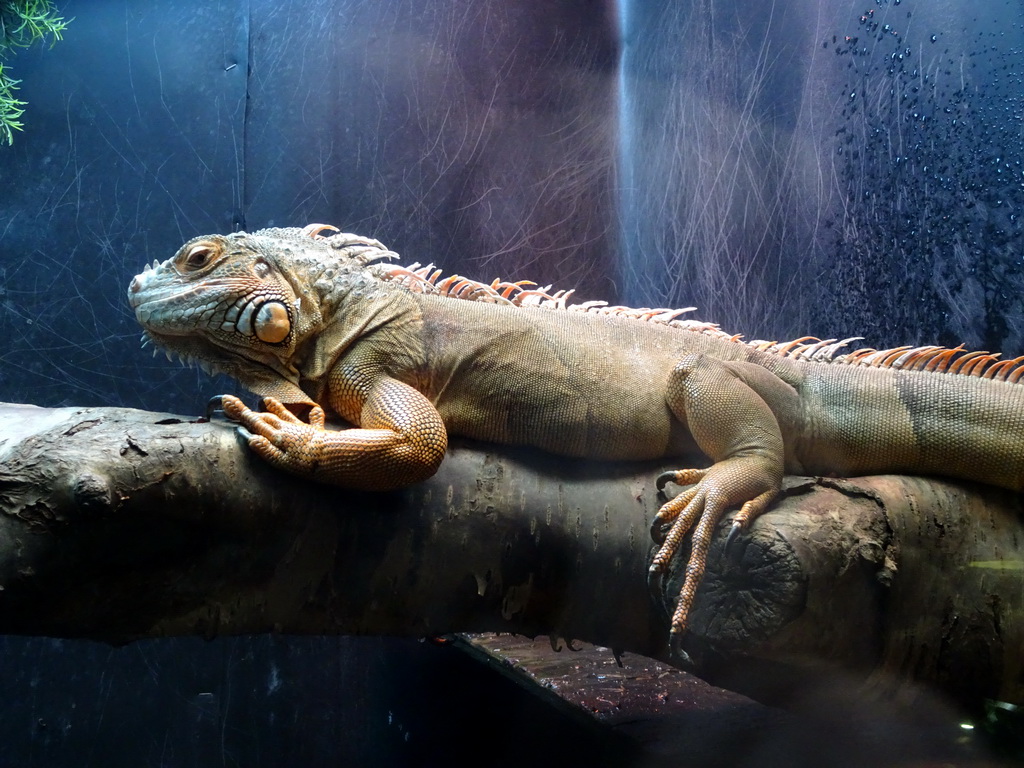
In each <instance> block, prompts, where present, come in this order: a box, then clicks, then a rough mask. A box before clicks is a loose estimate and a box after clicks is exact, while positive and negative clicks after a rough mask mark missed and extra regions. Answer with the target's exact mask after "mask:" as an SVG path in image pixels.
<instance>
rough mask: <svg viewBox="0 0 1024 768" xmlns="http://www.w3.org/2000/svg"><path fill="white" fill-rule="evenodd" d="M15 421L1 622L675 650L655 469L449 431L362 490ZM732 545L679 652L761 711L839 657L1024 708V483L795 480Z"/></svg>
mask: <svg viewBox="0 0 1024 768" xmlns="http://www.w3.org/2000/svg"><path fill="white" fill-rule="evenodd" d="M0 411H2V412H0V416H2V418H3V422H4V424H5V432H4V436H3V438H2V440H0V513H2V514H0V586H2V591H0V631H2V632H6V633H19V634H39V635H54V636H59V637H89V638H94V639H100V640H106V641H110V642H116V643H120V642H126V641H130V640H133V639H137V638H141V637H152V636H160V635H185V634H202V635H207V636H212V635H217V634H241V633H260V632H271V631H274V632H283V633H295V634H369V633H373V634H397V635H410V636H423V635H437V634H444V633H448V632H452V631H501V632H515V633H519V634H526V635H530V636H533V635H537V634H551V635H558V636H561V637H566V638H580V639H585V640H590V641H592V642H596V643H598V644H601V645H606V646H610V647H612V648H615V649H621V650H626V651H634V652H638V653H643V654H645V655H648V656H652V657H655V658H660V659H666V658H667V657H668V648H667V646H666V640H667V636H668V635H667V626H668V623H667V617H666V614H665V613H664V611H665V610H666V609H667V607H668V606H669V605H670V603H671V600H673V599H674V596H675V594H676V589H677V588H678V576H679V571H680V570H681V567H682V566H681V565H680V566H679V567H678V568H677V569H676V571H675V572H673V573H672V574H670V577H669V578H668V579H666V583H665V585H664V586H663V591H662V592H661V593H660V594H659V596H658V599H656V600H655V599H652V598H651V596H650V595H649V593H648V589H647V585H646V575H647V566H648V563H649V557H650V550H651V542H650V537H649V532H648V531H649V526H650V523H651V520H652V519H653V516H654V514H655V512H656V511H657V508H658V506H659V499H658V497H657V494H656V492H655V489H654V478H655V477H656V475H657V473H658V471H659V470H660V469H662V468H664V467H663V466H661V465H652V464H636V465H628V464H595V463H586V462H578V461H567V460H561V459H556V458H552V457H550V456H542V455H539V454H535V453H531V452H526V451H511V450H506V449H502V450H500V451H499V450H498V449H494V448H491V447H489V446H488V447H483V446H471V445H468V444H465V443H458V442H456V443H455V444H454V445H453V446H452V447H451V449H450V451H449V455H448V456H447V458H446V459H445V462H444V464H443V465H442V468H441V470H440V471H439V472H438V474H437V475H435V476H434V477H433V478H431V479H430V480H428V481H427V482H425V483H421V484H419V485H417V486H414V487H411V488H407V489H404V490H402V491H398V492H394V493H386V494H369V493H358V492H353V491H347V490H344V489H339V488H333V487H325V486H312V485H310V484H308V483H304V482H303V481H301V480H299V479H296V478H292V477H288V476H284V475H282V474H280V473H278V472H276V471H274V470H272V469H271V468H270V467H268V466H265V465H264V464H262V463H261V462H260V461H259V459H258V458H256V457H255V456H253V455H252V454H251V453H250V452H249V451H248V450H247V449H246V448H245V446H244V445H243V444H242V442H241V441H240V440H239V439H238V437H237V436H236V434H235V432H234V429H233V428H232V426H231V425H228V424H225V423H190V422H186V421H184V420H183V419H181V418H180V417H174V416H170V415H167V414H153V413H148V412H143V411H133V410H127V409H114V408H64V409H53V410H49V409H41V408H35V407H33V406H13V405H12V406H2V407H0ZM723 540H724V536H719V538H718V539H717V541H716V544H715V545H714V547H713V549H712V553H711V559H710V561H709V562H710V567H709V573H708V575H707V577H706V579H705V586H704V588H703V589H702V591H701V593H700V594H699V595H698V601H697V609H696V610H695V612H694V614H693V617H692V620H691V621H692V623H691V632H690V634H689V635H688V637H687V643H686V648H687V650H688V652H689V653H690V654H691V657H692V658H693V660H694V662H695V664H696V669H695V671H696V672H697V673H698V674H700V675H701V676H703V677H706V678H708V679H711V680H713V681H715V682H718V683H720V684H724V685H725V686H726V687H732V688H733V689H736V690H740V691H742V692H746V693H749V694H751V695H754V696H755V697H759V698H761V699H763V700H771V699H774V698H776V696H781V695H785V691H786V690H787V689H788V688H791V687H792V686H793V685H795V684H796V683H797V681H798V680H799V679H800V678H801V677H804V678H805V677H806V676H807V675H819V674H821V673H822V670H823V669H825V668H828V669H831V670H835V669H841V670H843V671H844V674H847V675H851V676H852V678H853V680H854V681H855V682H856V684H858V685H861V686H866V687H869V688H874V689H878V690H885V691H891V690H893V689H895V688H898V687H900V686H902V685H903V683H904V682H906V681H908V680H917V681H926V682H930V683H934V684H936V685H938V686H940V687H942V688H944V689H945V690H946V691H947V692H949V693H950V694H951V695H953V696H955V697H957V698H959V699H961V700H963V701H968V702H970V701H975V700H976V699H977V697H979V696H989V697H994V698H1000V699H1003V700H1007V701H1015V702H1020V701H1021V700H1022V698H1024V696H1022V693H1024V691H1022V689H1024V675H1022V669H1021V667H1022V661H1021V659H1022V658H1024V655H1022V654H1021V649H1022V647H1024V590H1021V588H1020V573H1021V570H1020V568H1021V567H1022V564H1024V551H1022V549H1024V530H1022V525H1021V515H1020V500H1019V498H1018V497H1017V496H1016V495H1014V494H1010V493H1005V492H1001V491H998V490H994V489H987V488H976V487H972V486H967V485H963V484H953V483H946V482H942V481H930V480H923V479H917V478H903V477H875V478H859V479H857V480H855V481H853V480H850V481H846V480H844V481H840V480H817V481H815V480H809V479H804V478H791V479H790V480H789V481H788V483H787V487H786V491H785V493H784V498H783V499H782V500H781V502H780V503H779V504H778V505H776V506H775V507H774V508H773V509H772V510H771V511H770V512H768V513H767V514H765V515H763V516H762V517H761V518H759V519H758V521H757V522H756V523H755V524H754V526H753V527H752V529H751V530H750V531H749V532H748V533H746V534H744V535H743V536H741V537H740V539H739V540H738V541H736V542H734V543H733V545H732V546H731V547H730V549H729V551H728V552H725V551H723V549H722V542H723ZM954 670H955V674H954Z"/></svg>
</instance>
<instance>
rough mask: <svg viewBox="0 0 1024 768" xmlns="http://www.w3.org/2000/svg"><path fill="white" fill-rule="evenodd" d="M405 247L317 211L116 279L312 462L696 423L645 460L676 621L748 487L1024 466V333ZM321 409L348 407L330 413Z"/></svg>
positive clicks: (999, 473)
mask: <svg viewBox="0 0 1024 768" xmlns="http://www.w3.org/2000/svg"><path fill="white" fill-rule="evenodd" d="M327 230H332V231H333V232H335V234H332V235H329V236H324V235H323V234H322V233H323V232H324V231H327ZM395 256H396V254H394V253H392V252H391V251H389V250H387V249H386V248H385V247H384V246H383V245H381V244H380V243H379V242H377V241H376V240H373V239H370V238H363V237H359V236H356V235H349V234H344V233H339V232H338V230H337V229H335V228H334V227H327V226H324V225H310V226H309V227H306V228H305V229H298V228H294V229H264V230H260V231H258V232H254V233H252V234H249V233H246V232H236V233H234V234H230V235H209V236H204V237H197V238H195V239H192V240H189V241H188V242H187V243H185V244H184V245H183V246H182V247H181V249H180V250H179V251H178V252H177V253H176V254H175V255H174V256H173V257H172V258H170V259H169V260H167V261H165V262H163V263H162V264H157V263H156V262H154V263H153V264H152V265H151V266H149V268H148V269H146V270H145V271H144V272H143V273H142V274H140V275H138V276H136V277H135V279H134V280H133V281H132V283H131V286H130V288H129V291H128V296H129V300H130V302H131V305H132V307H133V308H134V310H135V315H136V317H137V318H138V320H139V322H140V323H141V324H142V326H143V327H144V329H145V334H144V341H143V343H144V344H145V343H147V342H148V341H152V342H154V343H155V344H156V345H158V346H160V347H163V348H165V350H166V351H167V352H168V356H170V354H171V353H175V354H177V355H179V356H180V357H181V358H183V359H185V360H186V361H195V362H197V363H198V364H200V365H201V366H202V367H203V368H204V369H206V370H208V371H220V372H224V373H227V374H229V375H230V376H233V377H235V378H236V379H237V380H238V381H239V382H241V383H242V384H243V385H244V386H245V387H246V388H248V389H250V390H251V391H253V392H254V393H256V394H258V395H260V396H262V397H263V398H264V408H265V411H263V412H256V411H253V410H250V409H249V408H247V407H246V406H245V405H244V404H243V403H242V402H241V401H240V400H239V399H238V398H235V397H232V396H228V395H225V396H223V398H222V407H223V410H224V412H225V413H226V414H227V415H228V416H229V417H230V418H232V419H234V420H236V421H237V422H238V423H239V424H240V425H242V427H244V434H246V436H247V438H248V441H249V445H250V446H251V447H252V449H253V450H254V451H255V452H256V453H258V454H259V455H260V456H262V457H263V458H264V459H266V460H267V461H268V462H270V463H271V464H273V465H275V466H277V467H280V468H281V469H284V470H287V471H289V472H293V473H296V474H298V475H301V476H303V477H307V478H310V479H315V480H319V481H324V482H328V483H336V484H338V485H342V486H348V487H352V488H361V489H380V490H384V489H390V488H395V487H398V486H403V485H406V484H409V483H415V482H417V481H420V480H423V479H425V478H427V477H429V476H430V475H432V474H433V473H434V472H435V470H436V469H437V468H438V466H439V464H440V463H441V461H442V459H443V458H444V454H445V449H446V446H447V435H448V434H449V433H452V434H457V435H463V436H466V437H470V438H476V439H479V440H485V441H490V442H496V443H506V444H519V445H529V446H534V447H536V448H539V449H542V450H545V451H549V452H551V453H555V454H561V455H564V456H576V457H587V458H592V459H598V460H626V459H653V458H661V457H666V458H671V457H682V456H685V455H688V454H692V452H693V447H694V444H695V445H696V446H697V447H699V448H700V450H701V451H703V452H704V453H705V454H706V455H707V456H708V457H709V458H710V459H711V462H712V463H711V465H710V466H709V467H707V468H705V469H690V468H687V469H679V470H677V471H673V472H669V473H666V474H664V475H662V476H661V477H659V478H658V481H657V486H658V488H659V490H661V489H663V488H664V486H665V484H666V483H667V482H669V481H674V482H675V483H677V484H679V485H689V486H691V487H690V488H688V489H687V490H685V491H683V492H682V493H681V494H679V495H678V496H676V497H675V498H673V499H671V500H669V501H668V502H667V503H665V504H664V505H663V506H662V507H661V509H660V511H659V512H658V513H657V517H656V520H655V525H654V526H653V527H652V531H654V532H656V533H657V534H658V535H657V538H658V539H660V540H661V547H660V549H659V550H658V552H657V554H656V555H655V556H654V558H653V561H652V564H651V572H652V574H653V575H654V576H655V577H656V576H657V575H658V574H660V573H662V572H664V570H665V569H666V566H667V564H668V563H669V561H670V559H671V558H672V557H673V556H674V555H675V554H676V552H677V550H678V549H679V548H680V545H681V543H682V541H683V539H684V537H685V536H686V535H687V534H688V533H691V532H692V546H691V550H690V557H689V561H688V564H687V569H686V576H685V580H684V584H683V587H682V589H681V592H680V595H679V600H678V603H677V607H676V610H675V613H674V615H673V616H672V619H671V631H672V633H673V637H674V638H675V639H678V637H679V636H680V634H681V633H682V632H683V631H684V629H685V626H686V621H687V615H688V613H689V611H690V609H691V607H692V604H693V600H694V593H695V590H696V588H697V585H698V584H699V582H700V580H701V578H702V576H703V573H704V566H705V561H706V558H707V553H708V547H709V544H710V542H711V537H712V533H713V531H714V529H715V527H716V524H717V523H718V522H719V520H720V518H721V517H722V515H723V513H725V512H726V511H727V510H729V509H730V508H737V507H738V508H739V512H738V513H737V514H736V515H735V517H734V521H733V528H732V533H734V532H735V531H737V530H739V529H740V528H742V527H743V526H745V525H746V524H748V523H749V522H750V521H751V520H752V519H753V518H754V517H755V516H756V515H757V514H759V513H760V512H762V511H763V510H764V509H765V508H766V507H767V506H768V505H769V504H770V503H771V501H772V499H773V498H774V497H775V496H776V495H777V494H778V493H779V489H780V484H781V481H782V476H783V473H794V474H812V475H813V474H820V475H857V474H870V473H903V474H926V475H945V476H951V477H957V478H966V479H970V480H977V481H981V482H983V483H988V484H992V485H997V486H1003V487H1006V488H1010V489H1014V490H1018V491H1019V490H1022V489H1024V384H1022V383H1020V380H1021V378H1022V376H1024V357H1018V358H1015V359H1012V360H999V359H998V358H999V356H998V355H995V354H988V353H985V352H966V351H964V350H963V349H962V347H957V348H955V349H948V348H941V347H936V346H927V347H915V348H911V347H898V348H896V349H886V350H874V349H859V350H856V351H852V352H845V353H844V350H845V349H847V348H848V345H849V343H850V342H852V341H854V340H855V339H845V340H842V341H837V340H834V339H832V340H825V341H819V340H817V339H811V338H802V339H797V340H795V341H792V342H788V343H774V342H764V341H757V342H746V341H743V340H742V339H741V338H740V337H738V336H732V335H729V334H727V333H725V332H723V331H722V330H721V329H719V327H718V326H716V325H713V324H710V323H701V322H697V321H693V320H687V319H683V318H682V317H681V315H682V314H684V313H685V312H687V311H688V310H663V309H630V308H626V307H616V306H608V305H606V304H604V303H602V302H585V303H581V304H570V303H569V298H570V295H571V292H563V291H558V292H554V293H552V292H551V289H550V287H548V288H537V287H536V286H534V284H532V283H529V282H515V283H510V282H500V281H495V282H493V283H490V284H484V283H479V282H476V281H473V280H469V279H465V278H462V277H458V276H452V277H448V278H443V279H442V278H441V276H440V272H439V271H436V270H434V269H433V267H432V266H427V267H420V266H419V265H418V264H414V265H411V266H408V267H403V266H398V265H394V264H389V263H385V262H384V260H385V259H390V258H394V257H395ZM326 413H333V414H336V415H338V416H340V417H341V418H342V419H344V420H345V421H347V422H349V423H350V424H353V425H355V426H354V427H353V428H351V429H344V430H341V431H325V429H324V424H325V414H326ZM303 419H305V420H303ZM730 535H731V534H730ZM662 536H663V538H662Z"/></svg>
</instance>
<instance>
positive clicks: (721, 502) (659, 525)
mask: <svg viewBox="0 0 1024 768" xmlns="http://www.w3.org/2000/svg"><path fill="white" fill-rule="evenodd" d="M668 482H673V483H676V484H678V485H691V484H693V485H692V487H691V488H688V489H687V490H685V491H683V492H682V493H680V494H679V495H678V496H676V497H675V498H672V499H670V500H669V501H667V502H666V503H665V504H664V505H662V507H661V509H660V510H658V514H657V515H656V516H655V519H654V523H653V525H652V526H651V533H652V536H654V538H655V541H660V543H661V548H660V549H659V550H658V552H657V554H655V556H654V558H653V560H652V561H651V568H650V576H649V580H650V584H651V588H652V590H655V591H657V592H658V593H659V594H657V595H656V597H658V599H661V597H662V595H661V594H660V593H661V586H662V578H663V576H664V573H665V571H666V570H667V568H668V565H669V562H670V561H671V560H672V558H673V557H675V556H676V554H677V553H678V551H679V548H680V545H681V544H682V542H683V539H684V538H685V536H686V535H687V534H688V533H690V532H691V531H692V532H693V535H692V539H691V542H692V543H691V547H690V558H689V560H688V562H687V565H686V577H685V579H684V581H683V586H682V588H681V589H680V591H679V600H678V602H677V603H676V608H675V611H674V612H673V614H672V619H671V625H670V631H671V635H672V641H673V643H674V645H677V644H678V642H677V641H678V640H679V638H680V637H681V636H682V633H683V632H684V631H685V630H686V622H687V618H688V617H689V614H690V610H691V609H692V607H693V601H694V597H695V596H696V593H697V587H698V586H700V582H701V579H703V577H704V571H705V568H706V566H707V555H708V549H709V548H710V546H711V538H712V536H713V534H714V531H715V527H716V526H717V525H718V521H719V520H721V518H722V516H723V515H724V514H725V512H726V510H727V509H729V508H730V507H735V506H736V505H737V504H740V503H742V506H741V507H740V510H739V512H738V513H737V514H736V516H735V517H734V518H733V524H732V531H730V537H731V536H732V535H733V534H734V532H735V531H737V530H739V529H742V528H743V527H745V526H746V525H747V524H748V523H749V522H750V521H751V520H752V519H753V518H754V517H756V516H757V515H758V514H760V513H761V512H762V511H764V509H765V508H766V507H767V506H768V505H769V504H770V503H771V501H772V499H774V498H775V496H776V494H777V493H778V488H777V487H775V484H774V483H773V482H772V479H771V478H770V477H765V475H764V473H763V470H762V467H761V463H760V462H759V461H758V460H757V458H756V457H754V456H736V457H732V458H730V459H727V460H725V461H721V462H719V463H717V464H715V465H713V466H712V467H710V468H708V469H681V470H677V471H675V472H667V473H664V474H662V475H661V476H659V478H658V480H657V486H658V490H659V491H660V490H664V487H665V485H666V484H667V483H668ZM766 485H767V486H768V487H767V488H766V487H765V486H766ZM744 499H746V501H743V500H744ZM665 527H667V529H668V530H667V533H666V534H665V535H664V536H663V537H662V536H661V533H662V532H663V531H664V529H665Z"/></svg>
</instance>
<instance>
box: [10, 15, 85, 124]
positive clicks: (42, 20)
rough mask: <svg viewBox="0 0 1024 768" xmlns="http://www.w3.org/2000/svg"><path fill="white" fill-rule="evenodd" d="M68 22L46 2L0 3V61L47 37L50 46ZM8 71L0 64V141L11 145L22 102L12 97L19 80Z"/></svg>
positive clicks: (21, 110) (59, 37)
mask: <svg viewBox="0 0 1024 768" xmlns="http://www.w3.org/2000/svg"><path fill="white" fill-rule="evenodd" d="M70 21H71V20H70V19H69V20H67V21H65V20H64V18H63V17H62V16H60V15H59V11H58V10H57V9H56V8H55V7H54V6H53V3H52V2H50V0H0V59H3V58H6V57H7V56H9V55H11V54H12V53H13V52H14V51H15V50H16V49H18V48H28V47H29V46H30V45H32V44H33V43H35V42H36V41H40V40H46V39H47V38H51V39H50V45H51V46H52V45H53V44H54V43H56V42H57V41H58V40H60V39H61V35H62V34H63V33H64V30H65V29H67V26H68V24H69V23H70ZM8 70H9V67H5V66H4V65H3V64H2V63H0V142H3V141H6V142H7V143H8V144H12V143H13V142H14V131H20V130H21V129H22V124H21V121H20V120H19V119H18V118H20V117H21V115H22V113H24V111H25V102H24V101H21V100H20V99H17V98H15V96H14V91H16V90H17V89H18V83H20V82H21V81H20V80H15V79H14V78H13V77H11V75H10V72H9V71H8Z"/></svg>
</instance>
